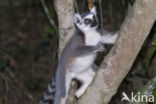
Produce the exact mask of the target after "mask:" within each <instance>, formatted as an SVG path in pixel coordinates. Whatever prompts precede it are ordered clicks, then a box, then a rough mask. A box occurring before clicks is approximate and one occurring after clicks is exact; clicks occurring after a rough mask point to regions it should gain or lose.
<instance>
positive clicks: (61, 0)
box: [55, 0, 74, 56]
mask: <svg viewBox="0 0 156 104" xmlns="http://www.w3.org/2000/svg"><path fill="white" fill-rule="evenodd" d="M55 10H56V12H57V16H58V22H59V50H58V51H59V52H58V54H59V56H60V54H61V52H62V50H63V48H64V46H65V45H66V43H67V42H68V40H69V39H70V38H71V36H72V35H73V33H74V18H73V17H74V0H55Z"/></svg>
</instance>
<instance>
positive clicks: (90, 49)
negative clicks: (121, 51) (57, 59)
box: [73, 43, 105, 56]
mask: <svg viewBox="0 0 156 104" xmlns="http://www.w3.org/2000/svg"><path fill="white" fill-rule="evenodd" d="M104 49H105V48H104V46H103V45H102V44H101V43H99V44H98V45H96V46H78V47H77V48H76V49H75V50H74V52H73V53H74V54H75V56H83V55H88V54H93V53H97V52H101V51H104Z"/></svg>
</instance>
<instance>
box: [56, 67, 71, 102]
mask: <svg viewBox="0 0 156 104" xmlns="http://www.w3.org/2000/svg"><path fill="white" fill-rule="evenodd" d="M66 70H67V69H66ZM71 80H72V77H71V74H70V73H69V72H68V71H67V72H64V71H62V70H59V71H58V72H57V74H56V94H55V100H54V102H55V103H54V104H66V101H67V98H68V92H69V89H70V83H71Z"/></svg>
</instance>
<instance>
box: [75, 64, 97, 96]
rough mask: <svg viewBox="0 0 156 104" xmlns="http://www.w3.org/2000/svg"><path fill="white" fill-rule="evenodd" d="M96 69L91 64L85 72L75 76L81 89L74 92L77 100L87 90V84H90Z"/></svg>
mask: <svg viewBox="0 0 156 104" xmlns="http://www.w3.org/2000/svg"><path fill="white" fill-rule="evenodd" d="M97 70H98V67H97V66H96V65H95V64H93V65H92V66H91V67H90V68H89V69H88V70H87V71H86V72H84V73H80V74H79V75H77V76H76V79H78V80H80V81H81V82H82V85H81V87H80V88H79V89H78V90H77V91H76V93H75V95H76V97H77V98H79V97H80V96H81V95H82V94H83V93H84V92H85V91H86V89H87V88H88V86H89V84H90V83H91V82H92V80H93V78H94V76H95V73H96V71H97Z"/></svg>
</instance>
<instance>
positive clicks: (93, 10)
mask: <svg viewBox="0 0 156 104" xmlns="http://www.w3.org/2000/svg"><path fill="white" fill-rule="evenodd" d="M90 12H92V13H94V14H95V15H96V14H97V12H96V6H94V7H93V8H92V9H91V10H90Z"/></svg>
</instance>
